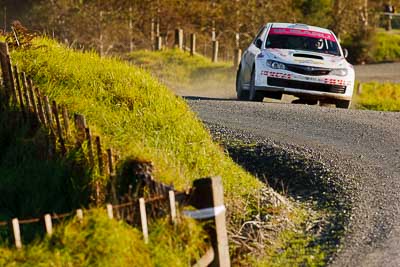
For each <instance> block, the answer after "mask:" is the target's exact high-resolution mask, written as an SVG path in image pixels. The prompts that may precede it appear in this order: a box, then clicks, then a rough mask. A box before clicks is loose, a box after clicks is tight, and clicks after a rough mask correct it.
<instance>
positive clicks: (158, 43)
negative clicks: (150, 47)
mask: <svg viewBox="0 0 400 267" xmlns="http://www.w3.org/2000/svg"><path fill="white" fill-rule="evenodd" d="M161 49H162V37H161V36H157V37H156V44H155V50H156V51H160V50H161Z"/></svg>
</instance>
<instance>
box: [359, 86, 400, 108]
mask: <svg viewBox="0 0 400 267" xmlns="http://www.w3.org/2000/svg"><path fill="white" fill-rule="evenodd" d="M354 101H355V106H356V108H358V109H369V110H380V111H400V84H391V83H383V84H382V83H363V85H362V92H361V94H360V95H356V96H354Z"/></svg>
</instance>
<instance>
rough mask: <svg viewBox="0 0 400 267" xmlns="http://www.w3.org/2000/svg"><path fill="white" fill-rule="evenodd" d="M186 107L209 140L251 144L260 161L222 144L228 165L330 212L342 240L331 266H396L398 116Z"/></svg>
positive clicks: (299, 108)
mask: <svg viewBox="0 0 400 267" xmlns="http://www.w3.org/2000/svg"><path fill="white" fill-rule="evenodd" d="M188 102H189V104H190V106H191V107H192V109H193V110H194V111H195V112H197V113H198V114H199V116H200V118H201V119H202V120H203V121H204V122H205V123H206V124H207V125H208V126H209V127H210V131H211V133H212V134H213V135H214V137H215V138H217V139H218V138H219V139H220V140H224V142H226V141H229V140H231V141H232V140H235V142H237V140H241V142H243V143H244V144H247V145H249V144H253V148H252V149H253V150H257V151H256V153H253V155H259V156H260V157H261V158H262V159H261V160H260V159H257V157H251V156H248V157H246V156H245V154H246V153H247V152H248V151H246V149H243V147H244V148H246V147H249V146H231V148H230V151H229V145H228V151H229V152H230V153H231V155H232V156H233V158H234V159H235V157H236V160H237V161H238V162H239V163H242V164H243V165H244V166H245V167H246V168H248V169H249V171H252V172H253V173H254V172H260V173H259V174H260V175H264V174H265V175H266V176H268V177H269V179H270V180H269V183H270V184H271V185H273V186H274V184H273V183H274V181H280V180H282V179H286V180H285V181H284V183H286V184H287V185H292V187H290V186H289V187H288V190H289V191H288V192H289V194H291V195H292V196H294V197H300V198H304V199H307V200H308V201H309V200H310V197H315V198H316V199H317V200H316V201H318V202H319V203H320V204H321V205H326V204H328V205H329V203H331V204H332V205H333V207H335V209H336V211H337V214H336V215H335V216H336V217H334V218H333V222H334V224H335V223H336V224H337V225H338V229H336V230H340V229H342V228H343V230H344V233H345V235H344V237H342V238H341V240H340V243H341V246H340V248H339V249H338V251H337V254H336V256H335V258H334V259H333V261H332V262H331V265H333V266H382V265H385V266H399V265H400V115H399V113H385V112H370V111H359V110H341V109H332V108H321V107H317V106H306V105H290V104H273V103H265V102H264V103H249V102H239V101H232V100H226V101H221V100H207V99H199V100H193V99H192V100H188ZM228 143H229V142H228ZM235 147H236V148H235ZM240 147H242V149H241V148H240ZM253 152H254V151H253ZM247 161H248V162H247ZM264 164H265V166H261V167H260V165H264ZM302 167H304V168H305V169H306V171H304V170H303V171H302V172H301V173H302V174H301V175H291V176H292V177H294V179H295V181H293V180H290V179H291V178H292V177H286V176H289V175H290V174H296V169H299V168H300V169H301V168H302ZM302 181H304V185H303V188H302ZM276 186H277V185H275V187H276ZM291 188H292V191H290V190H291ZM307 189H312V190H307ZM347 212H349V213H347ZM335 220H337V221H336V222H335ZM342 226H343V227H342ZM330 229H331V230H332V229H333V231H335V228H330ZM328 236H329V235H328ZM330 236H331V237H332V235H330ZM329 240H332V238H330V239H328V241H329Z"/></svg>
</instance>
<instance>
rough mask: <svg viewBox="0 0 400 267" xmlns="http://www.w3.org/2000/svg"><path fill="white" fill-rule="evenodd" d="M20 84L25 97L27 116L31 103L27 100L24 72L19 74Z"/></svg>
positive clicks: (27, 93)
mask: <svg viewBox="0 0 400 267" xmlns="http://www.w3.org/2000/svg"><path fill="white" fill-rule="evenodd" d="M21 82H22V88H23V91H24V92H23V94H24V97H25V105H26V110H27V112H28V115H29V112H30V111H31V107H32V103H31V100H30V98H29V92H28V85H27V83H26V75H25V72H21Z"/></svg>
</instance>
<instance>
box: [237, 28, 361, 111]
mask: <svg viewBox="0 0 400 267" xmlns="http://www.w3.org/2000/svg"><path fill="white" fill-rule="evenodd" d="M346 57H347V50H345V49H344V50H342V48H341V47H340V44H339V41H338V39H337V38H336V36H335V34H334V33H333V32H332V31H330V30H327V29H323V28H319V27H313V26H308V25H304V24H289V23H268V24H267V25H265V26H263V27H262V28H261V29H260V31H259V32H258V34H257V36H256V38H255V39H254V41H253V42H252V44H251V45H250V46H249V48H247V50H246V51H245V52H244V53H243V56H242V59H241V62H240V65H239V68H238V72H237V77H236V93H237V98H238V99H239V100H250V101H262V100H263V98H264V97H269V98H274V99H281V98H282V94H288V95H294V96H296V97H299V100H298V102H301V103H310V104H316V103H318V101H319V102H320V103H321V104H325V103H327V104H335V105H336V107H339V108H349V106H350V103H351V98H352V95H353V89H354V79H355V74H354V68H353V66H352V65H351V64H350V63H348V62H347V60H346Z"/></svg>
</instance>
